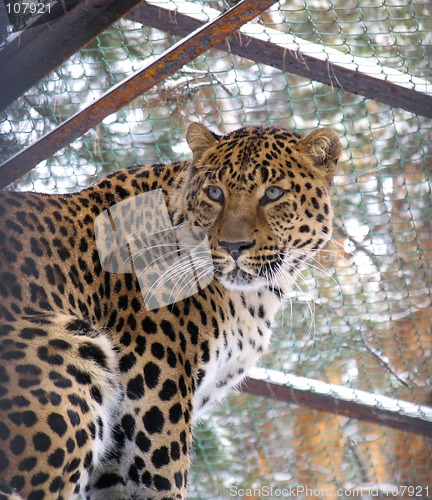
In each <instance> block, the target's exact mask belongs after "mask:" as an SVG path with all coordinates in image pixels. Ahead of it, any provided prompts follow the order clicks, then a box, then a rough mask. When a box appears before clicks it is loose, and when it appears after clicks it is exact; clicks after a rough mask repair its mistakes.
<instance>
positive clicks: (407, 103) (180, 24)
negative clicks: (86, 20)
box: [127, 4, 432, 118]
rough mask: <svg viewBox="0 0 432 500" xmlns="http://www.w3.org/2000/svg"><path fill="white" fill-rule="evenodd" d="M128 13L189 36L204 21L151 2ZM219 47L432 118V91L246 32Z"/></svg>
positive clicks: (170, 31) (145, 23) (148, 24)
mask: <svg viewBox="0 0 432 500" xmlns="http://www.w3.org/2000/svg"><path fill="white" fill-rule="evenodd" d="M127 17H128V18H129V19H133V20H134V21H138V22H141V23H142V24H144V25H146V26H150V27H152V28H157V29H159V30H161V31H165V32H168V33H171V34H173V35H177V36H186V35H187V34H188V32H190V30H193V29H197V28H198V27H199V26H201V25H202V24H203V22H202V21H199V20H198V19H195V18H193V17H191V16H188V15H186V14H182V13H180V12H173V11H172V10H169V9H164V8H161V7H158V6H155V5H150V4H142V5H139V6H137V7H136V8H135V9H133V10H132V11H131V12H130V13H129V14H128V16H127ZM216 47H217V48H218V49H221V50H224V51H227V52H230V53H232V54H236V55H238V56H241V57H245V58H247V59H250V60H252V61H255V62H258V63H261V64H266V65H268V66H273V67H274V68H277V69H280V70H282V71H285V72H288V73H293V74H295V75H298V76H301V77H304V78H308V79H311V80H315V81H317V82H321V83H324V84H326V85H330V86H332V87H335V88H340V89H342V90H344V91H346V92H351V93H353V94H359V95H362V96H365V97H367V98H368V99H374V100H375V101H380V102H382V103H384V104H388V105H390V106H393V107H396V108H402V109H405V110H407V111H410V112H412V113H416V114H418V115H420V116H425V117H428V118H432V95H431V94H423V93H421V92H417V91H416V90H414V89H411V88H407V87H405V86H403V85H398V84H396V83H392V82H390V81H388V80H383V79H380V78H377V77H375V76H373V75H368V74H365V73H361V72H360V71H354V70H352V69H349V68H346V67H343V66H341V65H337V64H333V63H332V62H330V61H328V60H322V59H320V58H318V57H314V56H312V55H308V54H304V53H303V52H301V51H300V50H295V51H294V50H290V49H287V48H286V47H283V46H281V45H277V44H275V43H273V42H269V41H264V40H260V39H259V38H255V37H253V36H249V35H245V34H243V33H236V34H235V35H234V36H231V37H229V38H228V39H226V40H225V41H224V42H223V43H221V44H219V45H217V46H216ZM431 87H432V84H431Z"/></svg>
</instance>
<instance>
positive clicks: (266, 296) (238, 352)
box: [194, 290, 280, 421]
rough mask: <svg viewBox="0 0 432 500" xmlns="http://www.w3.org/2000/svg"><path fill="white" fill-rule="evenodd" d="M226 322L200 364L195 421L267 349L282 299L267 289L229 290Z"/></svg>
mask: <svg viewBox="0 0 432 500" xmlns="http://www.w3.org/2000/svg"><path fill="white" fill-rule="evenodd" d="M228 294H229V299H228V300H227V307H226V309H227V310H226V311H225V318H224V321H220V324H218V329H217V331H214V332H213V334H214V335H213V337H212V338H211V339H210V342H209V345H210V349H209V356H208V360H207V361H206V360H204V361H203V363H202V365H201V366H200V373H199V380H198V387H197V390H196V393H195V402H194V420H195V421H196V419H199V418H201V417H202V416H203V414H204V413H205V412H206V411H207V410H208V409H209V408H210V406H212V405H213V404H214V403H215V402H216V401H218V400H220V399H221V398H223V397H224V396H226V394H227V393H228V392H229V390H230V389H231V388H233V387H235V386H237V385H238V384H239V383H240V382H241V380H242V379H243V378H244V377H245V375H246V374H247V371H248V369H249V368H251V367H252V366H254V365H255V364H256V363H257V361H258V359H259V358H260V357H261V355H262V354H263V353H264V352H265V351H266V349H267V347H268V345H269V342H270V335H271V325H272V322H273V319H274V316H275V314H276V312H277V310H278V308H279V305H280V301H279V299H278V298H277V297H276V296H275V295H274V294H273V293H272V292H269V291H267V290H261V291H251V292H228Z"/></svg>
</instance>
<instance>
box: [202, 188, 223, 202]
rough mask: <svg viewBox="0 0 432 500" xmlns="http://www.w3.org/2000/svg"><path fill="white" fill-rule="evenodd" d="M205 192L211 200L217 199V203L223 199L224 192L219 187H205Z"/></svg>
mask: <svg viewBox="0 0 432 500" xmlns="http://www.w3.org/2000/svg"><path fill="white" fill-rule="evenodd" d="M206 193H207V196H208V197H209V198H210V199H211V200H213V201H217V202H219V203H222V202H223V201H224V192H223V191H222V189H221V188H220V187H217V186H210V187H208V188H207V189H206Z"/></svg>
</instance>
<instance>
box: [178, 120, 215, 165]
mask: <svg viewBox="0 0 432 500" xmlns="http://www.w3.org/2000/svg"><path fill="white" fill-rule="evenodd" d="M219 138H220V137H219V136H218V135H216V134H214V133H213V132H211V131H210V130H209V129H208V128H207V127H205V126H204V125H202V124H201V123H197V122H194V123H191V124H190V125H189V127H188V129H187V131H186V140H187V143H188V144H189V147H190V148H191V151H192V153H193V161H194V163H197V162H198V161H199V160H200V159H201V157H202V155H203V154H204V153H205V151H207V149H209V148H210V147H211V146H213V145H214V144H216V143H217V142H218V140H219Z"/></svg>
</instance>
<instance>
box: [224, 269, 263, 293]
mask: <svg viewBox="0 0 432 500" xmlns="http://www.w3.org/2000/svg"><path fill="white" fill-rule="evenodd" d="M216 277H217V279H218V280H219V281H220V282H221V283H222V285H223V286H224V287H225V288H226V289H228V290H236V291H240V292H246V291H252V290H259V289H260V288H263V287H265V286H268V281H267V280H266V279H264V278H262V277H260V276H254V275H252V274H250V273H248V272H247V271H244V270H243V269H240V267H238V266H237V267H235V268H234V269H232V270H231V271H229V272H228V273H226V274H223V275H220V276H218V275H217V274H216Z"/></svg>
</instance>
